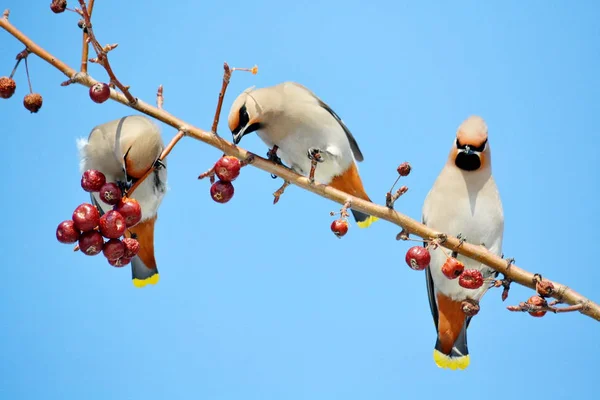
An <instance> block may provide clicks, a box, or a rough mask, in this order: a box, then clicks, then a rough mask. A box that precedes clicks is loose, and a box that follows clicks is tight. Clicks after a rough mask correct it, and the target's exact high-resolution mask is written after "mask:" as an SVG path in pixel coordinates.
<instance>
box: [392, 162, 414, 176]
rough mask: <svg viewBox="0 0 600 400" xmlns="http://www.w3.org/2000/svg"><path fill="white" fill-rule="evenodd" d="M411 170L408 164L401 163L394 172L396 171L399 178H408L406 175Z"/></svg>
mask: <svg viewBox="0 0 600 400" xmlns="http://www.w3.org/2000/svg"><path fill="white" fill-rule="evenodd" d="M411 169H412V167H411V166H410V164H409V163H407V162H403V163H402V164H400V165H399V166H398V168H397V169H396V171H398V174H399V175H400V176H408V174H410V171H411Z"/></svg>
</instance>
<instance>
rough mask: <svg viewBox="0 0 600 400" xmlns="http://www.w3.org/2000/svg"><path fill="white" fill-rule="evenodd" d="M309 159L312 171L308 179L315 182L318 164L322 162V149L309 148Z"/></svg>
mask: <svg viewBox="0 0 600 400" xmlns="http://www.w3.org/2000/svg"><path fill="white" fill-rule="evenodd" d="M307 154H308V159H309V160H310V173H309V174H308V180H309V181H310V183H314V182H315V171H316V170H317V164H318V163H322V162H323V161H325V160H323V156H322V155H321V150H319V149H316V148H314V147H311V148H310V149H308V153H307Z"/></svg>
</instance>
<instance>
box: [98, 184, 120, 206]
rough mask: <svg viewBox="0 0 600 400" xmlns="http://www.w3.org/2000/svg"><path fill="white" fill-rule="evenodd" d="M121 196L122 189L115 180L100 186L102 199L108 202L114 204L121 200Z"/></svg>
mask: <svg viewBox="0 0 600 400" xmlns="http://www.w3.org/2000/svg"><path fill="white" fill-rule="evenodd" d="M121 197H123V194H122V193H121V189H119V186H117V184H116V183H114V182H108V183H105V184H104V185H102V187H101V188H100V200H102V201H103V202H105V203H106V204H110V205H111V206H114V205H115V204H117V203H119V201H121Z"/></svg>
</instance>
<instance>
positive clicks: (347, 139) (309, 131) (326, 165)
mask: <svg viewBox="0 0 600 400" xmlns="http://www.w3.org/2000/svg"><path fill="white" fill-rule="evenodd" d="M228 123H229V129H230V130H231V132H232V134H233V142H234V143H235V144H238V143H239V142H240V141H241V140H242V137H244V135H247V134H249V133H252V132H256V133H257V135H258V137H260V139H261V140H262V141H263V142H265V144H266V145H267V146H269V148H273V146H277V148H276V149H277V155H278V156H279V157H281V159H282V160H283V161H284V162H285V163H286V164H287V165H288V166H290V168H291V169H292V170H294V171H295V172H296V173H298V174H301V175H304V176H311V175H312V174H313V173H314V179H315V180H317V181H318V182H320V183H323V184H327V185H330V186H332V187H334V188H336V189H338V190H341V191H343V192H346V193H348V194H350V195H353V196H356V197H359V198H361V199H363V200H367V201H371V200H370V199H369V196H368V195H367V193H366V192H365V189H364V187H363V184H362V181H361V178H360V175H359V173H358V167H357V165H356V162H357V161H358V162H360V161H363V155H362V153H361V151H360V149H359V147H358V143H357V142H356V139H354V136H353V135H352V133H351V132H350V130H349V129H348V127H347V126H346V125H345V124H344V122H342V120H341V119H340V117H339V116H338V115H337V114H336V113H335V112H334V111H333V110H332V109H331V108H330V107H329V106H328V105H327V104H325V103H324V102H323V101H322V100H321V99H319V98H318V97H317V96H316V95H315V94H314V93H312V92H311V91H310V90H308V89H307V88H305V87H304V86H302V85H300V84H298V83H295V82H284V83H281V84H278V85H275V86H271V87H266V88H260V89H254V87H251V88H248V89H246V90H244V92H242V93H241V94H240V95H239V96H238V97H237V98H236V99H235V101H234V102H233V104H232V106H231V110H230V112H229V118H228ZM315 161H318V166H317V167H316V169H315V168H314V166H315V165H316V162H315ZM311 168H313V172H312V173H311ZM311 177H312V176H311ZM351 211H352V214H353V215H354V219H355V220H356V222H357V224H358V226H359V227H361V228H366V227H368V226H369V225H371V223H372V222H374V221H376V220H377V218H376V217H373V216H370V215H367V214H364V213H362V212H359V211H355V210H353V209H352V210H351Z"/></svg>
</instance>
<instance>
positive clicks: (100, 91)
mask: <svg viewBox="0 0 600 400" xmlns="http://www.w3.org/2000/svg"><path fill="white" fill-rule="evenodd" d="M109 97H110V87H109V86H108V85H107V84H106V83H100V82H98V83H96V84H95V85H94V86H92V87H90V98H91V99H92V100H93V101H94V102H95V103H104V102H105V101H106V100H108V98H109Z"/></svg>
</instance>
